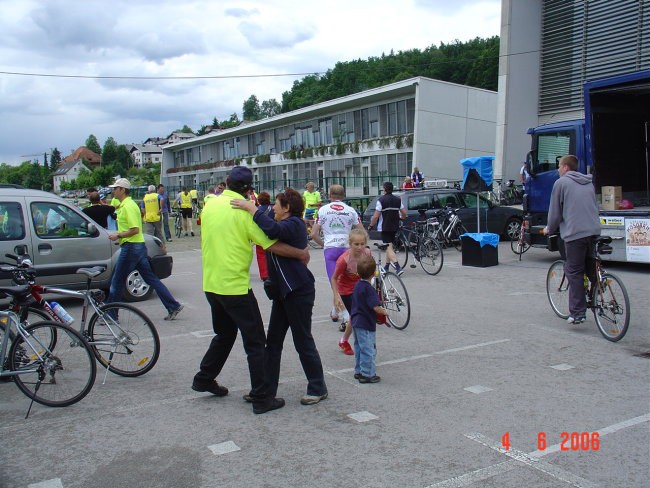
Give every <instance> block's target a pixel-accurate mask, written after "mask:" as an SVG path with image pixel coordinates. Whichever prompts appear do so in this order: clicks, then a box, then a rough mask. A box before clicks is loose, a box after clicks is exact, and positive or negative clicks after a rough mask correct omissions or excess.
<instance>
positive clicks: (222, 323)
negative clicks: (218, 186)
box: [192, 166, 309, 414]
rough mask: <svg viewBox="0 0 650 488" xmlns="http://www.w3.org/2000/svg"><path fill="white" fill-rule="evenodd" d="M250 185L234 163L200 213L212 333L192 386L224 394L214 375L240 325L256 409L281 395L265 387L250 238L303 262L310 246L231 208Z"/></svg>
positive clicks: (278, 402) (277, 403) (274, 403)
mask: <svg viewBox="0 0 650 488" xmlns="http://www.w3.org/2000/svg"><path fill="white" fill-rule="evenodd" d="M252 184H253V174H252V172H251V170H250V169H248V168H246V167H243V166H235V167H234V168H233V169H232V171H231V172H230V175H229V176H228V179H227V182H226V185H227V189H226V190H224V192H223V193H222V194H221V196H220V197H219V198H213V199H211V200H210V201H209V203H208V204H207V205H205V208H204V209H203V213H202V214H201V227H202V230H201V252H202V256H203V291H204V292H205V296H206V298H207V300H208V303H209V304H210V309H211V312H212V328H213V329H214V333H215V334H216V335H215V336H214V337H213V339H212V342H211V343H210V346H209V347H208V350H207V352H206V353H205V355H204V357H203V359H202V360H201V365H200V370H199V372H198V373H196V375H195V376H194V381H193V382H192V389H193V390H195V391H205V392H210V393H212V394H214V395H217V396H225V395H227V394H228V389H227V388H225V387H223V386H221V385H219V384H218V383H217V382H216V380H215V378H216V377H217V376H218V375H219V373H220V372H221V369H222V368H223V366H224V364H225V363H226V360H227V359H228V355H229V354H230V350H231V349H232V347H233V345H234V343H235V339H236V338H237V331H238V330H239V331H241V335H242V340H243V343H244V350H245V351H246V356H247V358H248V369H249V372H250V378H251V390H250V399H252V403H253V412H254V413H257V414H260V413H265V412H268V411H270V410H275V409H276V408H281V407H283V406H284V400H283V399H281V398H274V397H272V396H270V395H269V392H268V384H267V382H266V376H265V371H264V347H265V344H266V337H265V335H264V324H263V322H262V315H261V314H260V310H259V307H258V305H257V300H256V298H255V295H254V294H253V290H252V289H251V284H250V265H251V260H252V258H253V250H252V246H251V242H254V243H255V244H257V245H259V246H262V247H263V248H264V249H266V250H268V251H271V252H273V253H275V254H278V255H280V256H287V257H292V258H296V259H300V260H302V261H303V262H305V264H306V263H307V262H308V261H309V251H308V250H307V249H296V248H294V247H292V246H290V245H288V244H285V243H283V242H276V241H274V240H271V239H269V238H268V237H267V236H266V235H265V234H264V233H263V232H262V230H261V229H260V228H259V227H258V225H257V224H255V222H254V221H253V216H252V215H251V214H250V213H248V212H242V211H240V210H236V209H234V208H231V206H230V201H231V200H232V199H233V198H242V197H244V198H245V197H246V196H247V194H248V192H249V191H250V189H251V188H252ZM247 396H248V395H247Z"/></svg>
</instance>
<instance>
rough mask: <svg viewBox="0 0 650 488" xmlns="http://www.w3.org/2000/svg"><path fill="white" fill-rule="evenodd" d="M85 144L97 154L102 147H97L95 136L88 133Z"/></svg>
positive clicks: (100, 151) (100, 152)
mask: <svg viewBox="0 0 650 488" xmlns="http://www.w3.org/2000/svg"><path fill="white" fill-rule="evenodd" d="M85 146H86V147H87V148H88V149H90V150H91V151H92V152H94V153H97V154H99V155H100V156H101V154H102V148H101V147H99V142H97V138H96V137H95V136H94V135H93V134H90V135H89V136H88V139H86V144H85Z"/></svg>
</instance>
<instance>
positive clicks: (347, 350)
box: [339, 341, 354, 356]
mask: <svg viewBox="0 0 650 488" xmlns="http://www.w3.org/2000/svg"><path fill="white" fill-rule="evenodd" d="M339 349H341V351H343V354H345V355H346V356H354V351H353V350H352V346H351V345H350V343H349V342H347V341H346V342H339Z"/></svg>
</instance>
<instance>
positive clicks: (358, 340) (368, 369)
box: [353, 327, 377, 376]
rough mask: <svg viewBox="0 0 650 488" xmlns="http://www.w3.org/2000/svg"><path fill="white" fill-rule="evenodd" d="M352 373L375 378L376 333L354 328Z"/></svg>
mask: <svg viewBox="0 0 650 488" xmlns="http://www.w3.org/2000/svg"><path fill="white" fill-rule="evenodd" d="M353 330H354V372H355V374H357V373H359V374H362V375H363V376H375V373H376V369H375V368H376V365H375V358H376V357H377V346H376V344H375V337H376V335H377V332H376V331H374V330H367V329H361V328H360V327H354V328H353Z"/></svg>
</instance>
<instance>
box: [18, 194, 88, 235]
mask: <svg viewBox="0 0 650 488" xmlns="http://www.w3.org/2000/svg"><path fill="white" fill-rule="evenodd" d="M31 210H32V220H33V222H32V223H33V225H34V230H35V232H36V234H37V235H38V237H40V238H41V239H61V238H72V237H87V236H89V235H90V234H89V233H88V221H87V220H86V219H84V218H83V217H82V216H81V215H79V214H78V213H76V212H75V211H74V210H72V209H70V208H68V207H66V206H65V205H61V204H57V203H52V202H38V203H32V204H31Z"/></svg>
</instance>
